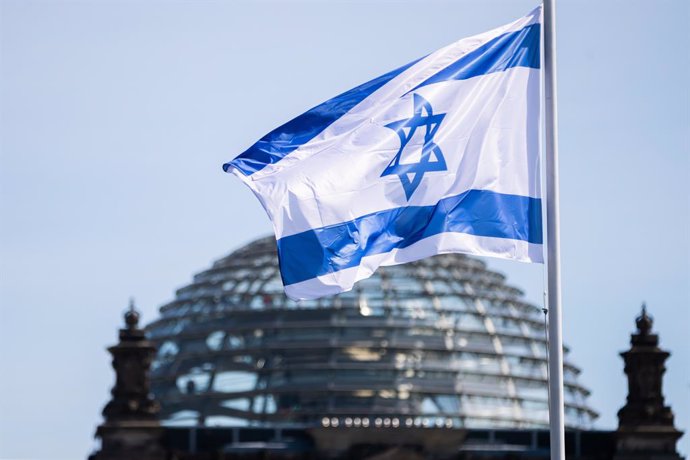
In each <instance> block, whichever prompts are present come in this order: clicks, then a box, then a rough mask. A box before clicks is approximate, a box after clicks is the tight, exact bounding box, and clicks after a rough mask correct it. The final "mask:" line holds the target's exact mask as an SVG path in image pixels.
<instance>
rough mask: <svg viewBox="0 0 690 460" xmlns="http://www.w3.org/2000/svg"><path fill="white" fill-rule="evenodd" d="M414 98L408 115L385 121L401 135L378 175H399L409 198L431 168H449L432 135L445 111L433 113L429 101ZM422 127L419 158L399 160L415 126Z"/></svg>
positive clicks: (436, 169)
mask: <svg viewBox="0 0 690 460" xmlns="http://www.w3.org/2000/svg"><path fill="white" fill-rule="evenodd" d="M413 102H414V114H413V115H412V117H411V118H407V119H404V120H398V121H394V122H393V123H389V124H387V125H385V127H386V128H389V129H392V130H393V131H395V133H396V134H397V135H398V137H400V150H398V153H397V154H396V155H395V157H393V160H391V162H390V164H389V165H388V166H387V167H386V169H384V170H383V172H382V173H381V177H383V176H389V175H392V174H395V175H397V176H398V177H399V178H400V182H401V183H402V186H403V189H404V190H405V196H406V197H407V200H408V201H409V200H410V197H411V196H412V194H413V193H414V192H415V190H417V187H419V184H421V182H422V178H423V177H424V174H426V173H428V172H432V171H446V170H447V169H448V168H447V167H446V159H445V158H444V157H443V152H441V149H440V148H439V146H438V145H436V144H435V143H434V135H435V134H436V131H438V128H439V126H440V125H441V121H442V120H443V118H444V117H445V116H446V114H445V113H441V114H434V112H433V110H432V108H431V104H430V103H429V101H427V100H426V99H424V98H423V97H422V96H420V95H419V94H416V93H414V94H413ZM421 127H424V128H425V129H426V131H425V133H424V145H423V146H422V154H421V157H420V159H419V162H417V163H401V162H400V160H401V159H402V157H403V151H404V150H405V147H406V146H407V144H408V143H409V142H410V140H411V139H412V137H413V136H414V134H415V132H416V131H417V128H421Z"/></svg>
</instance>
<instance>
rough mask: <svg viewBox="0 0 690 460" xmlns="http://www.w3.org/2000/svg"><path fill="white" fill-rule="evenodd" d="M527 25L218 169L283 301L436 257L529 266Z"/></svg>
mask: <svg viewBox="0 0 690 460" xmlns="http://www.w3.org/2000/svg"><path fill="white" fill-rule="evenodd" d="M541 17H542V11H541V7H538V8H536V9H535V10H533V11H532V12H531V13H530V14H528V15H527V16H525V17H523V18H521V19H519V20H517V21H515V22H513V23H511V24H508V25H505V26H503V27H499V28H497V29H494V30H491V31H489V32H485V33H482V34H479V35H476V36H473V37H469V38H465V39H462V40H459V41H457V42H455V43H453V44H451V45H449V46H446V47H444V48H441V49H439V50H438V51H435V52H433V53H431V54H429V55H427V56H426V57H423V58H421V59H419V60H416V61H414V62H411V63H409V64H407V65H405V66H403V67H400V68H398V69H396V70H393V71H392V72H389V73H387V74H385V75H382V76H380V77H378V78H375V79H373V80H371V81H369V82H367V83H364V84H362V85H360V86H358V87H356V88H354V89H351V90H349V91H347V92H345V93H343V94H340V95H339V96H336V97H334V98H332V99H330V100H328V101H326V102H324V103H322V104H320V105H318V106H316V107H314V108H312V109H311V110H309V111H307V112H305V113H304V114H302V115H300V116H298V117H297V118H295V119H293V120H291V121H289V122H287V123H286V124H284V125H282V126H280V127H279V128H277V129H275V130H273V131H272V132H270V133H269V134H267V135H266V136H264V137H263V138H261V139H260V140H259V141H258V142H257V143H256V144H254V145H252V146H251V147H250V148H249V149H248V150H246V151H245V152H244V153H242V154H241V155H239V156H238V157H237V158H235V159H234V160H232V161H230V162H229V163H226V164H225V165H223V169H224V170H225V171H226V172H230V173H233V174H235V175H236V176H238V177H239V178H240V179H241V180H242V181H243V182H244V183H245V184H247V185H248V186H249V187H250V188H251V190H252V191H253V192H254V193H255V195H256V196H257V197H258V199H259V201H260V202H261V204H262V205H263V207H264V209H265V210H266V212H267V213H268V216H269V218H270V219H271V221H272V223H273V228H274V230H275V235H276V240H277V247H278V257H279V261H280V271H281V276H282V280H283V284H284V286H285V292H286V294H287V295H288V296H289V297H290V298H292V299H311V298H317V297H321V296H324V295H329V294H335V293H339V292H343V291H348V290H350V289H352V287H353V285H354V283H356V282H357V281H358V280H361V279H364V278H368V277H369V276H371V274H372V273H373V272H374V271H375V270H376V269H377V268H378V267H379V266H382V265H394V264H400V263H405V262H411V261H414V260H419V259H422V258H425V257H429V256H432V255H435V254H441V253H450V252H459V253H468V254H476V255H483V256H493V257H500V258H506V259H514V260H519V261H523V262H536V263H540V262H542V260H543V254H542V221H541V220H542V218H541V198H540V178H539V170H540V166H539V150H540V129H539V123H540V87H541V71H540V37H541V31H540V29H541Z"/></svg>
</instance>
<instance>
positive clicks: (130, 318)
mask: <svg viewBox="0 0 690 460" xmlns="http://www.w3.org/2000/svg"><path fill="white" fill-rule="evenodd" d="M125 324H126V325H127V329H130V330H133V329H137V326H138V325H139V312H138V311H137V309H136V307H135V306H134V297H131V298H130V299H129V309H128V310H127V312H126V313H125Z"/></svg>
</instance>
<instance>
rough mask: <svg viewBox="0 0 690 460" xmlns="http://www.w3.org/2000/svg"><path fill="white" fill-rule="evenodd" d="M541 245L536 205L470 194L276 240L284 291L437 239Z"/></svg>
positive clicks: (481, 192) (526, 200)
mask: <svg viewBox="0 0 690 460" xmlns="http://www.w3.org/2000/svg"><path fill="white" fill-rule="evenodd" d="M446 232H454V233H467V234H470V235H475V236H484V237H494V238H510V239H514V240H520V241H527V242H530V243H534V244H541V243H542V223H541V200H540V199H538V198H530V197H525V196H519V195H507V194H503V193H496V192H491V191H487V190H470V191H467V192H464V193H461V194H460V195H456V196H452V197H448V198H444V199H442V200H441V201H439V202H438V204H436V205H431V206H406V207H401V208H395V209H389V210H386V211H380V212H376V213H373V214H369V215H366V216H362V217H359V218H357V219H354V220H352V221H349V222H343V223H340V224H336V225H331V226H328V227H323V228H319V229H315V230H308V231H305V232H302V233H298V234H295V235H290V236H286V237H283V238H281V239H280V240H278V255H279V259H280V271H281V274H282V277H283V283H284V284H285V285H286V286H287V285H290V284H294V283H299V282H300V281H305V280H308V279H311V278H315V277H317V276H320V275H325V274H327V273H332V272H336V271H339V270H343V269H345V268H350V267H355V266H357V265H359V264H360V262H361V260H362V257H365V256H371V255H375V254H382V253H386V252H389V251H391V250H393V249H396V248H405V247H408V246H410V245H412V244H414V243H416V242H418V241H421V240H423V239H424V238H427V237H430V236H433V235H437V234H439V233H446Z"/></svg>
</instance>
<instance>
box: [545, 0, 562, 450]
mask: <svg viewBox="0 0 690 460" xmlns="http://www.w3.org/2000/svg"><path fill="white" fill-rule="evenodd" d="M544 95H545V99H546V101H545V106H544V108H545V120H544V121H545V125H544V131H545V134H546V251H547V254H546V260H547V265H546V269H547V270H548V271H547V308H548V315H549V316H548V318H549V363H548V365H549V427H550V432H551V437H550V439H551V460H565V424H564V414H563V412H564V411H563V339H562V327H561V261H560V238H561V237H560V231H559V228H558V225H559V211H558V116H557V111H556V0H544Z"/></svg>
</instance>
